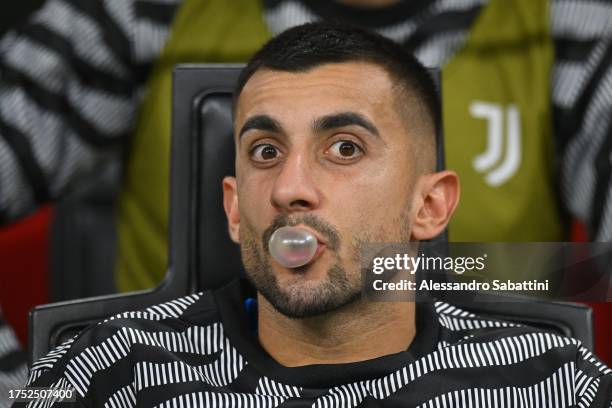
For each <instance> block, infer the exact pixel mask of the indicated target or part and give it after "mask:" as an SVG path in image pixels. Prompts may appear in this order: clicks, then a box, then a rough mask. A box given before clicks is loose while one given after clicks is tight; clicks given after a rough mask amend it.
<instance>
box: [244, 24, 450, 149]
mask: <svg viewBox="0 0 612 408" xmlns="http://www.w3.org/2000/svg"><path fill="white" fill-rule="evenodd" d="M342 62H370V63H373V64H376V65H378V66H381V67H382V68H384V69H385V70H386V71H387V73H388V74H389V75H390V77H391V78H392V79H393V80H395V81H398V83H399V84H400V85H402V88H403V90H406V91H408V92H411V93H412V94H413V95H415V96H416V97H417V99H418V101H419V102H421V103H422V105H423V106H424V107H425V111H426V112H427V114H428V115H429V118H430V119H431V123H432V125H433V128H434V131H435V132H438V131H439V127H440V122H441V119H440V117H441V112H440V101H439V97H438V91H437V88H436V85H435V83H434V81H433V79H432V77H431V76H430V74H429V72H428V71H427V69H426V68H425V67H424V66H423V65H422V64H421V63H420V62H419V61H418V60H417V59H416V58H415V57H414V56H413V55H412V54H411V53H409V52H408V51H406V50H404V49H403V48H402V47H401V46H400V45H399V44H397V43H396V42H394V41H392V40H390V39H388V38H385V37H383V36H382V35H379V34H377V33H375V32H372V31H368V30H364V29H361V28H357V27H352V26H347V25H344V24H339V23H333V22H316V23H308V24H303V25H300V26H297V27H293V28H291V29H289V30H286V31H284V32H282V33H281V34H279V35H277V36H276V37H274V38H272V39H271V40H270V41H269V42H268V43H267V44H265V45H264V46H263V48H261V49H260V50H259V51H258V52H257V53H256V54H255V55H254V56H253V57H252V58H251V60H250V61H249V63H248V64H247V66H246V67H245V68H244V69H243V70H242V72H241V74H240V77H239V79H238V85H237V87H236V90H235V92H234V108H235V107H236V103H237V101H238V97H239V96H240V93H241V92H242V89H243V88H244V86H245V84H246V83H247V82H248V80H249V79H250V78H251V77H252V76H253V74H255V72H257V71H258V70H260V69H272V70H277V71H286V72H306V71H308V70H310V69H312V68H315V67H318V66H320V65H323V64H329V63H342ZM434 144H435V140H434Z"/></svg>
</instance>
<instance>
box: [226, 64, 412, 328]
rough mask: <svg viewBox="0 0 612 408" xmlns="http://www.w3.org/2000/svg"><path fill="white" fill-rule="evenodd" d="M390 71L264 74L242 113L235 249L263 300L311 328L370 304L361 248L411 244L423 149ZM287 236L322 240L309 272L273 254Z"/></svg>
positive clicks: (247, 94) (229, 200) (233, 200)
mask: <svg viewBox="0 0 612 408" xmlns="http://www.w3.org/2000/svg"><path fill="white" fill-rule="evenodd" d="M395 98H396V91H395V90H394V89H393V83H392V81H391V79H390V78H389V76H388V74H387V73H386V71H385V70H384V69H383V68H381V67H379V66H377V65H374V64H370V63H357V62H352V63H341V64H327V65H322V66H320V67H317V68H314V69H312V70H310V71H308V72H304V73H288V72H280V71H272V70H261V71H258V72H256V73H255V74H254V75H253V76H252V77H251V79H249V81H248V82H247V84H246V86H245V87H244V89H243V91H242V94H241V96H240V98H239V101H238V105H237V107H236V116H235V123H234V125H235V127H234V128H235V132H236V135H235V137H236V138H237V149H236V179H235V180H233V179H227V180H226V181H225V182H224V197H225V199H224V200H225V202H224V204H225V208H226V212H227V214H228V219H229V222H230V234H231V235H232V239H234V240H235V241H236V242H239V243H240V246H241V252H242V259H243V262H244V265H245V268H246V271H247V274H248V276H249V278H250V279H251V281H252V282H253V283H254V285H255V287H256V289H257V290H258V291H259V292H260V293H262V294H263V295H264V297H265V298H266V299H267V300H268V301H269V302H270V303H271V304H272V305H273V306H275V307H276V308H277V309H278V310H279V311H280V312H281V313H283V314H285V315H287V316H290V317H307V316H313V315H317V314H321V313H325V312H328V311H331V310H334V309H336V308H338V307H341V306H343V305H345V304H347V303H349V302H351V301H352V300H354V299H356V298H357V297H359V296H360V293H361V271H360V259H359V257H360V248H361V247H362V246H363V244H366V243H370V242H398V241H408V240H410V238H411V223H412V218H413V216H414V214H413V213H414V211H413V207H414V206H413V201H414V196H415V194H414V192H415V186H416V181H417V179H418V177H417V175H416V171H417V170H416V168H417V166H416V164H415V163H414V160H413V159H411V158H414V157H415V154H414V152H412V151H411V146H412V145H414V143H412V142H411V141H412V140H414V138H416V137H419V136H421V137H422V136H423V135H415V134H411V133H412V132H411V129H410V128H409V126H407V125H406V123H405V122H404V121H403V120H402V118H401V117H400V114H399V112H398V111H397V110H396V107H397V104H396V99H395ZM284 225H297V226H301V227H303V228H305V229H307V230H309V231H311V232H312V233H314V235H315V236H316V237H317V239H318V241H319V245H318V249H317V252H316V254H315V257H314V259H313V260H312V261H311V262H310V263H309V264H307V265H305V266H303V267H299V268H295V269H288V268H285V267H283V266H281V265H280V264H279V263H278V262H276V261H275V260H274V259H273V258H272V257H271V256H270V253H269V251H268V239H269V237H270V235H271V233H272V232H274V230H276V229H277V228H279V227H281V226H284Z"/></svg>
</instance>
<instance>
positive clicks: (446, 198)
mask: <svg viewBox="0 0 612 408" xmlns="http://www.w3.org/2000/svg"><path fill="white" fill-rule="evenodd" d="M458 203H459V177H458V176H457V173H455V172H454V171H450V170H445V171H441V172H437V173H431V174H426V175H424V176H421V178H420V180H419V183H417V190H416V191H415V201H414V207H413V208H414V209H415V212H414V218H413V224H412V238H413V239H415V240H418V241H423V240H426V239H432V238H434V237H436V236H437V235H439V234H440V233H441V232H442V231H443V230H444V228H446V226H447V225H448V222H449V221H450V218H451V216H452V215H453V212H454V211H455V208H456V207H457V204H458Z"/></svg>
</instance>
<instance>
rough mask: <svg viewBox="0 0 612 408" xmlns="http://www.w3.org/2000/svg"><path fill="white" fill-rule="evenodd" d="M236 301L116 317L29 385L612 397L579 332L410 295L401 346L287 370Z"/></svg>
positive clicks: (233, 295)
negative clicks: (408, 338)
mask: <svg viewBox="0 0 612 408" xmlns="http://www.w3.org/2000/svg"><path fill="white" fill-rule="evenodd" d="M242 304H243V300H242V296H241V287H240V283H239V281H238V280H235V281H233V282H232V283H231V284H229V285H227V286H226V287H224V288H222V289H219V290H216V291H214V292H204V293H199V294H194V295H189V296H186V297H183V298H179V299H176V300H173V301H170V302H167V303H164V304H160V305H157V306H153V307H150V308H148V309H146V310H143V311H138V312H127V313H122V314H120V315H117V316H114V317H111V318H109V319H107V320H105V321H103V322H101V323H98V324H96V325H94V326H92V327H90V328H89V329H87V330H85V331H84V332H82V333H81V334H80V335H78V336H77V337H76V338H74V339H72V340H69V341H67V342H66V343H65V344H64V345H62V346H60V347H58V348H57V349H55V350H54V351H52V352H51V353H49V355H47V356H46V357H45V358H43V359H41V360H39V361H38V362H36V363H35V364H34V365H33V367H32V372H31V374H30V379H29V381H28V385H31V386H36V387H53V388H56V389H68V388H74V389H75V390H76V392H77V394H78V399H77V404H79V405H82V406H104V407H131V406H147V407H171V406H181V407H189V406H207V407H208V406H212V407H230V406H231V407H262V408H263V407H277V406H279V407H280V406H283V407H316V408H332V407H366V406H367V407H379V406H384V407H395V406H402V407H408V406H409V407H465V406H472V407H569V406H572V407H573V406H579V407H611V406H612V370H610V369H609V368H607V367H606V366H605V365H603V364H602V363H601V362H600V361H599V360H598V359H597V358H596V357H595V356H593V354H591V352H590V351H588V350H587V349H585V348H584V347H582V346H581V344H580V342H579V341H577V340H575V339H571V338H567V337H563V336H559V335H556V334H551V333H547V332H543V331H538V330H536V329H533V328H529V327H525V326H520V325H516V324H513V323H508V322H503V321H497V320H492V319H483V318H480V317H478V316H476V315H474V314H471V313H468V312H466V311H463V310H461V309H458V308H456V307H454V306H451V305H449V304H447V303H443V302H419V303H417V307H416V310H417V312H416V325H417V335H416V337H415V339H414V340H413V342H412V344H411V345H410V346H409V348H408V349H407V350H406V351H404V352H401V353H397V354H391V355H387V356H383V357H380V358H376V359H372V360H367V361H362V362H356V363H349V364H329V365H328V364H321V365H308V366H301V367H291V368H289V367H284V366H281V365H280V364H278V363H277V362H276V361H274V360H273V359H272V358H271V357H270V356H269V355H268V354H267V353H266V352H265V351H264V350H263V349H262V348H261V346H260V345H259V344H258V342H257V340H256V337H255V334H254V333H253V332H252V331H250V330H249V324H248V317H247V313H246V311H245V310H244V308H243V307H242ZM16 406H19V404H17V405H16ZM30 406H36V407H39V406H40V407H42V406H45V407H47V406H53V401H38V402H32V403H31V404H30Z"/></svg>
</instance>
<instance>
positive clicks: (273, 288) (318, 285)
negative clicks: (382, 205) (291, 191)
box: [240, 207, 410, 319]
mask: <svg viewBox="0 0 612 408" xmlns="http://www.w3.org/2000/svg"><path fill="white" fill-rule="evenodd" d="M408 213H409V207H408V208H406V209H405V211H404V213H402V215H401V216H400V219H399V220H398V223H394V224H393V225H400V226H403V227H401V228H400V232H399V234H397V233H396V234H389V231H386V233H385V232H383V231H379V234H375V235H376V236H372V235H369V234H366V233H362V234H361V235H360V236H358V237H355V238H354V239H353V240H352V242H350V243H349V244H347V245H348V246H349V251H348V254H349V257H350V261H352V262H351V263H352V265H354V268H355V269H356V270H355V271H354V273H348V272H347V270H346V268H345V266H344V265H346V262H343V260H342V259H341V257H340V255H339V249H340V247H341V242H340V237H339V233H338V232H337V230H336V228H334V227H333V226H332V225H331V224H329V223H327V222H325V221H324V220H322V219H321V218H319V217H316V216H314V215H312V214H306V215H302V216H297V217H289V216H286V215H279V216H277V217H276V218H275V219H274V221H273V223H272V224H271V225H270V226H269V227H268V228H266V230H265V231H264V233H263V234H262V236H261V238H259V239H258V237H257V234H256V233H255V230H254V228H252V227H251V226H250V225H249V224H248V223H246V222H245V220H244V219H243V220H242V224H243V225H242V228H241V231H240V234H241V237H240V238H241V245H240V252H241V256H242V262H243V264H244V267H245V270H246V274H247V278H248V279H249V281H250V282H251V284H252V285H253V286H254V287H255V289H256V290H257V291H258V292H259V293H261V294H262V296H264V298H266V300H267V301H268V302H269V303H270V304H271V305H272V306H273V307H274V308H275V309H276V310H277V311H278V312H279V313H282V314H283V315H285V316H287V317H289V318H294V319H300V318H307V317H314V316H319V315H322V314H326V313H329V312H332V311H334V310H337V309H339V308H341V307H343V306H346V305H348V304H351V303H353V302H355V301H357V300H359V299H360V298H361V293H362V286H363V285H362V281H361V271H360V266H359V265H360V257H361V253H362V248H363V246H364V245H366V244H368V243H371V242H376V240H385V238H387V240H388V239H389V238H390V237H391V236H394V235H395V237H399V238H400V239H402V240H403V239H407V238H408V239H409V236H410V234H409V230H410V228H409V226H408ZM298 224H303V225H307V226H309V227H310V228H312V229H314V230H315V231H317V232H318V233H319V234H321V235H322V236H323V237H325V239H326V240H327V244H326V246H327V250H329V251H331V253H332V254H333V262H332V265H331V266H330V267H329V269H328V270H327V272H326V274H325V278H324V279H323V280H321V281H316V282H312V281H310V282H308V281H307V282H304V281H300V280H299V279H298V280H297V282H295V283H290V284H287V285H285V286H284V287H281V286H280V285H279V283H278V279H277V277H276V275H275V274H274V272H273V269H272V267H271V265H270V262H269V259H270V253H269V250H268V242H269V239H270V236H271V235H272V233H273V232H274V231H276V230H277V229H278V228H280V227H284V226H295V225H298ZM309 267H311V265H305V266H302V267H298V268H293V270H294V273H296V274H300V273H304V272H305V271H306V270H307V268H309Z"/></svg>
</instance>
